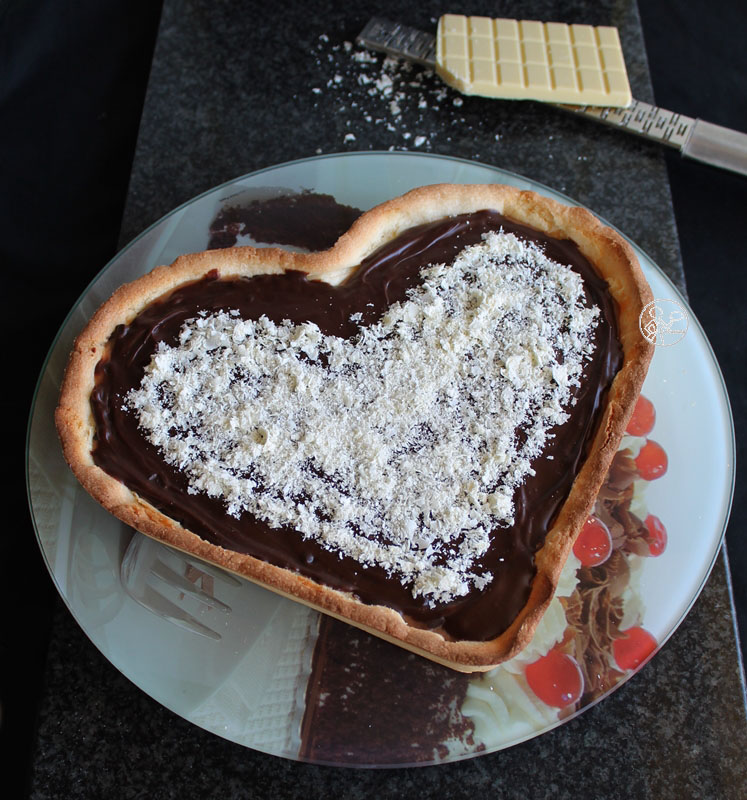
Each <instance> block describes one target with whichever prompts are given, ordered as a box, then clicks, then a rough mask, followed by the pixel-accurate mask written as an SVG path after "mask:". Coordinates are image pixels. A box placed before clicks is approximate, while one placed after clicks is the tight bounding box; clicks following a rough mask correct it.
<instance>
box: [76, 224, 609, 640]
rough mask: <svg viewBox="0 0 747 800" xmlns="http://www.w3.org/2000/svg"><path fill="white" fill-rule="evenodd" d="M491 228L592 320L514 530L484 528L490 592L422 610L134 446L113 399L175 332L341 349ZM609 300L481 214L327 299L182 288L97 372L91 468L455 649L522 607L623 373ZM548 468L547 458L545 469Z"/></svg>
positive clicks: (562, 255) (132, 423)
mask: <svg viewBox="0 0 747 800" xmlns="http://www.w3.org/2000/svg"><path fill="white" fill-rule="evenodd" d="M501 227H503V228H504V230H507V231H510V232H513V233H515V234H517V235H519V236H521V237H522V238H524V239H527V240H531V241H535V242H538V243H540V244H541V245H542V246H543V247H544V249H545V252H546V253H547V255H548V256H549V257H550V258H552V259H554V260H555V261H558V262H560V263H563V264H570V265H571V266H572V267H573V269H575V270H577V271H578V272H579V273H581V275H582V276H583V278H584V283H585V291H586V295H587V299H588V301H589V303H594V304H596V305H597V306H599V307H600V309H601V311H602V315H601V322H600V324H599V325H598V326H597V328H596V329H595V332H594V342H595V345H596V347H595V351H594V355H593V358H592V359H591V360H590V361H589V362H587V365H586V367H585V369H584V375H585V380H584V382H583V384H582V386H581V387H580V389H578V390H577V392H576V404H575V406H573V408H572V409H570V414H571V418H570V420H569V421H568V422H567V423H566V424H565V425H563V426H561V427H560V428H558V429H555V430H554V431H553V432H554V433H555V437H554V438H553V439H551V440H550V443H549V445H548V447H547V448H546V450H545V452H544V453H543V455H542V456H540V457H539V458H538V459H536V461H535V462H534V463H533V467H534V469H535V471H536V474H535V475H534V476H533V477H531V478H530V479H528V480H527V481H526V482H525V484H524V485H523V486H521V487H520V488H518V489H517V490H516V493H515V497H514V499H515V504H516V522H515V524H514V525H513V526H512V527H510V528H496V529H495V531H494V535H493V536H492V543H491V546H490V548H489V550H488V552H487V554H486V555H485V556H484V557H483V559H482V561H481V564H482V565H484V567H485V568H486V569H488V570H490V571H491V572H492V573H493V575H494V579H493V581H492V583H491V584H490V585H489V586H488V587H487V588H485V589H484V590H482V591H479V592H472V593H471V594H469V595H468V596H466V597H464V598H459V599H457V600H455V601H453V602H451V603H448V604H441V605H437V606H435V607H429V606H428V605H426V604H425V603H424V602H423V599H422V598H417V599H416V598H413V597H412V594H411V592H410V589H409V588H408V587H407V586H405V585H403V584H402V583H400V581H399V579H397V578H390V577H388V576H387V575H386V574H385V572H384V571H383V569H381V568H377V567H373V568H368V567H363V566H361V565H360V564H359V563H357V562H356V561H354V560H352V559H350V558H347V557H342V558H341V557H340V556H339V555H338V554H337V553H334V552H331V551H329V550H326V549H324V548H323V547H322V546H321V545H320V544H318V543H317V542H315V541H311V540H307V541H304V540H303V538H302V536H301V535H300V534H299V533H298V532H296V531H293V530H290V529H284V528H283V529H273V528H270V527H269V526H268V525H266V524H265V523H263V522H261V521H260V520H257V519H255V518H253V517H251V516H250V515H248V514H244V515H243V516H242V517H241V518H240V519H235V518H233V517H230V516H228V515H227V514H226V513H225V512H224V510H223V506H222V504H221V503H220V501H218V500H215V499H211V498H209V497H207V496H205V495H192V494H189V493H188V492H187V483H186V480H185V479H184V477H183V476H182V475H181V474H180V473H179V472H178V471H176V470H175V469H174V468H172V467H170V466H169V465H167V464H166V463H165V462H164V461H163V459H162V458H161V456H160V455H159V453H158V452H157V451H156V449H155V448H154V447H153V446H152V445H150V444H149V443H148V442H147V441H146V440H145V439H144V437H143V436H142V435H141V433H140V431H139V430H138V427H137V420H136V418H135V417H134V416H133V415H131V414H129V413H126V412H125V411H123V410H122V399H123V398H124V396H125V395H126V394H127V392H128V391H129V390H130V389H131V388H133V387H135V386H138V385H139V383H140V380H141V377H142V375H143V372H144V369H145V367H146V366H147V364H148V363H149V361H150V358H151V355H152V353H153V352H154V350H155V348H156V347H157V345H158V343H159V342H160V341H165V342H167V343H169V344H173V343H175V342H176V340H177V337H178V332H179V329H180V327H181V325H182V323H183V322H184V321H185V320H187V319H189V318H191V317H193V316H195V314H196V312H197V311H199V310H204V311H208V312H210V311H216V310H219V309H238V310H239V311H240V313H241V315H242V316H243V317H245V318H256V317H259V316H260V315H262V314H265V315H267V316H268V317H269V318H271V319H273V320H275V321H276V322H280V321H282V320H284V319H290V320H292V321H296V322H302V321H307V320H308V321H311V322H314V323H316V324H317V325H318V326H319V327H320V329H321V330H322V331H323V332H324V333H327V334H334V335H337V336H343V337H351V336H353V335H354V334H355V332H356V330H357V326H356V325H355V324H353V323H351V322H350V315H351V314H352V313H354V312H356V311H359V312H361V313H362V315H363V319H364V324H371V323H372V322H374V321H375V320H376V319H378V318H379V317H380V316H381V315H382V313H383V312H384V311H385V310H386V308H388V307H389V306H390V305H391V304H392V303H394V302H396V301H398V300H402V299H404V298H405V297H406V293H407V290H408V289H409V288H410V287H412V286H414V285H416V284H417V282H418V280H419V272H420V269H421V268H422V267H423V266H425V265H427V264H431V263H440V262H447V263H448V262H450V261H452V260H453V259H454V257H455V255H456V254H457V253H458V252H459V251H460V250H461V249H463V248H464V247H466V246H468V245H470V244H473V243H476V242H479V241H480V240H481V238H482V235H483V234H484V233H485V232H486V231H489V230H496V229H498V228H501ZM615 320H616V313H615V307H614V301H613V300H612V299H611V297H610V295H609V293H608V291H607V289H606V284H605V282H604V281H603V280H602V279H601V278H599V276H597V274H596V273H595V271H594V269H593V267H592V266H591V265H590V264H589V262H588V261H587V260H586V259H585V258H584V257H583V256H582V255H581V254H580V252H579V251H578V248H577V247H576V246H575V244H573V243H572V242H570V241H567V240H562V241H561V240H556V239H552V238H548V237H545V236H543V235H542V234H539V233H538V232H537V231H534V230H533V229H531V228H528V227H526V226H523V225H520V224H518V223H515V222H513V221H511V220H508V219H506V218H504V217H502V216H500V215H499V214H497V213H496V212H493V211H481V212H478V213H475V214H469V215H462V216H459V217H453V218H448V219H444V220H440V221H438V222H435V223H431V224H428V225H424V226H420V227H417V228H413V229H411V230H409V231H406V232H405V233H403V234H402V235H400V236H399V237H398V238H396V239H395V240H393V241H392V242H390V243H389V244H387V245H385V246H384V247H383V248H381V249H380V250H379V251H378V252H376V253H374V254H373V255H372V256H370V257H369V258H367V259H366V260H365V261H364V262H363V263H362V264H361V265H360V266H359V268H358V269H357V270H356V271H355V272H354V273H353V275H352V276H351V278H349V279H348V280H347V281H346V282H345V283H344V284H342V285H340V286H338V287H334V286H329V285H328V284H326V283H323V282H321V281H310V280H307V278H306V276H305V275H304V274H302V273H298V272H291V273H286V274H284V275H262V276H257V277H253V278H246V279H238V280H237V279H232V280H221V279H220V278H219V277H218V276H217V275H215V274H213V275H208V276H207V277H205V278H204V279H202V280H200V281H197V282H194V283H190V284H187V285H184V286H182V287H180V288H178V289H176V290H175V291H173V292H172V293H170V294H169V295H168V296H167V297H164V298H161V299H159V300H158V301H156V302H155V303H153V304H151V305H150V306H149V307H148V308H146V309H145V310H144V311H143V312H142V313H141V314H140V315H139V316H138V317H137V318H136V319H135V320H133V322H132V323H130V324H129V325H126V326H124V325H123V326H119V327H118V328H117V329H116V330H115V332H114V334H113V336H112V338H111V340H110V348H109V353H108V356H107V357H106V358H105V359H102V361H101V362H100V363H99V365H98V366H97V370H96V387H95V389H94V392H93V393H92V396H91V404H92V408H93V413H94V417H95V420H96V428H97V439H96V443H95V445H94V450H93V457H94V460H95V462H96V463H97V464H98V465H99V466H100V467H102V468H103V469H104V470H106V471H107V472H108V473H109V474H111V475H112V476H114V477H116V478H118V479H119V480H121V481H122V482H123V483H125V484H126V485H127V486H128V487H129V488H130V489H132V490H133V491H134V492H136V493H137V494H139V495H140V496H141V497H143V498H145V499H146V500H148V501H149V502H150V503H151V504H152V505H154V506H155V507H156V508H158V509H160V510H161V511H163V512H164V513H165V514H167V515H168V516H170V517H171V518H173V519H175V520H177V521H179V522H180V523H181V524H182V525H184V526H185V527H186V528H188V529H189V530H191V531H193V532H194V533H196V534H198V535H199V536H201V537H203V538H204V539H206V540H208V541H210V542H213V543H214V544H217V545H220V546H222V547H225V548H228V549H230V550H234V551H237V552H240V553H249V554H251V555H253V556H255V557H257V558H260V559H263V560H266V561H269V562H271V563H273V564H277V565H280V566H283V567H286V568H288V569H291V570H296V571H298V572H300V573H301V574H303V575H306V576H308V577H310V578H313V579H315V580H317V581H319V582H321V583H324V584H327V585H329V586H332V587H334V588H338V589H342V590H344V591H349V592H352V593H353V594H355V595H356V596H357V597H358V598H360V599H361V600H362V601H363V602H366V603H374V604H383V605H387V606H390V607H392V608H395V609H397V610H399V611H400V612H402V613H403V614H404V615H405V616H406V617H408V618H409V619H410V620H411V621H412V622H414V624H420V625H423V626H425V627H439V628H442V630H443V631H444V632H445V633H447V634H448V635H451V636H453V637H454V638H456V639H468V640H478V641H479V640H487V639H492V638H494V637H495V636H497V635H499V634H500V633H501V632H502V631H504V630H505V629H506V628H507V627H508V626H509V625H510V623H511V622H512V620H513V619H514V618H515V616H516V614H517V613H518V612H519V611H520V610H521V609H522V608H523V606H524V605H525V603H526V601H527V598H528V596H529V590H530V584H531V581H532V578H533V576H534V574H535V567H534V553H535V552H536V551H537V550H538V549H539V548H540V547H541V546H542V543H543V541H544V539H545V536H546V534H547V531H548V529H549V527H550V525H551V523H552V520H553V518H554V516H555V515H556V513H557V512H558V510H559V508H560V507H561V505H562V503H563V502H564V500H565V498H566V497H567V495H568V492H569V491H570V487H571V484H572V482H573V479H574V477H575V475H576V474H577V472H578V469H579V468H580V464H581V462H582V460H583V458H584V456H585V454H586V451H587V449H588V447H589V445H590V442H591V439H592V435H593V432H594V426H595V422H596V418H597V411H598V410H599V408H600V406H601V404H602V402H603V400H604V396H605V393H606V391H607V389H608V387H609V385H610V383H611V381H612V379H613V378H614V375H615V374H616V372H617V370H618V369H619V367H620V365H621V363H622V352H621V348H620V345H619V342H618V338H617V325H616V321H615ZM548 456H552V459H549V458H548Z"/></svg>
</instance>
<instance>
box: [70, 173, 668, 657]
mask: <svg viewBox="0 0 747 800" xmlns="http://www.w3.org/2000/svg"><path fill="white" fill-rule="evenodd" d="M483 209H492V210H495V211H498V212H499V213H501V214H503V215H505V216H507V217H509V218H511V219H513V220H515V221H517V222H521V223H524V224H527V225H529V226H531V227H533V228H535V229H537V230H539V231H541V232H543V233H545V234H547V235H549V236H552V237H556V238H564V239H571V240H573V241H574V242H575V243H576V244H577V246H578V247H579V249H580V251H581V252H582V253H583V255H584V256H586V258H588V259H589V261H590V262H591V263H592V264H593V265H594V266H595V268H596V269H597V271H598V272H599V274H600V275H601V276H602V277H603V278H605V279H606V280H607V283H608V285H609V289H610V293H611V295H612V297H613V298H614V300H615V301H616V304H617V308H618V328H619V338H620V343H621V345H622V350H623V365H622V367H621V369H620V371H619V372H618V374H617V376H616V377H615V379H614V381H613V383H612V386H611V388H610V390H609V392H608V395H607V399H606V404H605V407H604V409H603V412H602V414H601V418H600V422H599V424H598V429H597V432H596V435H595V438H594V442H593V445H592V448H591V450H590V452H589V455H588V456H587V458H586V460H585V462H584V464H583V466H582V467H581V469H580V471H579V473H578V475H577V477H576V479H575V481H574V483H573V486H572V489H571V492H570V494H569V496H568V498H567V500H566V502H565V503H564V505H563V507H562V509H561V510H560V513H559V514H558V516H557V519H556V520H555V523H554V524H553V526H552V528H551V530H550V531H549V532H548V534H547V537H546V539H545V543H544V545H543V546H542V548H541V549H540V550H539V551H538V552H537V554H536V567H537V573H536V576H535V578H534V580H533V582H532V587H531V592H530V596H529V599H528V601H527V603H526V605H525V606H524V608H523V609H522V611H521V612H520V613H519V615H518V616H517V617H516V618H515V620H514V622H513V623H512V624H511V626H510V627H509V628H508V629H507V630H506V631H505V632H504V633H502V634H501V635H500V636H498V637H497V638H496V639H493V640H490V641H485V642H472V641H454V640H453V639H452V638H451V637H449V636H447V635H444V634H443V633H442V632H440V631H438V630H426V629H423V628H419V627H415V626H414V625H412V624H409V623H408V622H407V621H406V620H405V619H404V618H403V616H402V615H401V614H400V613H398V612H397V611H395V610H393V609H391V608H388V607H386V606H375V605H366V604H363V603H361V602H359V601H358V600H356V599H355V598H354V597H353V596H352V595H350V594H347V593H345V592H341V591H338V590H335V589H332V588H330V587H327V586H324V585H322V584H320V583H316V582H315V581H313V580H311V579H309V578H307V577H304V576H302V575H299V574H298V573H295V572H292V571H289V570H287V569H283V568H281V567H277V566H274V565H273V564H269V563H267V562H264V561H261V560H258V559H256V558H253V557H252V556H249V555H243V554H240V553H236V552H233V551H230V550H226V549H224V548H222V547H219V546H217V545H213V544H211V543H209V542H207V541H205V540H204V539H202V538H200V537H199V536H197V535H196V534H194V533H192V532H190V531H189V530H186V529H185V528H183V527H182V526H181V525H179V524H178V523H176V522H175V521H174V520H172V519H170V518H169V517H167V516H165V515H164V514H162V513H161V512H159V511H158V510H156V509H155V508H154V507H153V506H151V505H150V504H149V503H148V502H147V501H145V500H143V499H142V498H140V497H139V496H138V495H136V494H135V493H133V492H131V491H130V490H129V489H128V488H127V487H126V486H125V485H124V484H122V483H121V482H120V481H118V480H116V479H115V478H112V477H111V476H110V475H108V474H107V473H106V472H104V471H103V470H102V469H100V468H99V467H98V466H97V465H96V464H95V463H94V460H93V457H92V452H91V451H92V447H93V441H94V433H95V431H94V423H93V415H92V412H91V407H90V395H91V391H92V389H93V387H94V371H95V368H96V364H97V363H98V362H99V360H100V359H101V357H102V355H103V354H104V352H105V349H106V346H107V342H108V340H109V338H110V336H111V334H112V331H113V330H114V328H115V327H116V326H117V325H119V324H122V323H127V322H129V321H131V320H132V319H134V318H135V317H136V316H137V315H138V314H139V313H140V312H141V311H142V310H143V309H144V308H145V307H146V306H147V305H149V304H150V303H151V302H152V301H154V300H155V299H157V298H158V297H159V296H161V295H163V294H164V293H166V292H169V291H171V290H172V289H174V288H175V287H176V286H179V285H181V284H183V283H185V282H189V281H193V280H196V279H199V278H201V277H203V276H204V275H206V274H207V273H208V272H217V273H218V274H219V275H220V276H221V277H230V276H248V275H256V274H261V273H279V272H283V271H285V270H289V269H293V270H302V271H304V272H307V273H309V274H310V275H312V276H313V277H315V278H319V279H323V280H326V281H328V282H330V283H334V284H336V283H339V282H341V281H342V280H344V279H345V278H346V277H347V276H348V275H349V274H350V273H351V271H352V270H353V269H354V268H355V266H356V265H358V264H360V263H361V261H363V259H364V258H366V256H368V255H370V254H371V253H372V252H374V251H375V250H377V249H378V248H379V247H381V246H382V245H384V244H386V243H387V242H389V241H391V240H392V239H393V238H394V237H395V236H397V235H399V234H400V233H402V232H404V231H405V230H407V229H408V228H411V227H413V226H415V225H420V224H423V223H427V222H431V221H435V220H438V219H442V218H444V217H447V216H452V215H456V214H464V213H469V212H476V211H480V210H483ZM651 299H652V295H651V291H650V289H649V287H648V284H647V283H646V280H645V278H644V277H643V274H642V272H641V269H640V267H639V265H638V262H637V259H636V257H635V254H634V252H633V250H632V248H631V247H630V246H629V245H628V243H627V242H626V241H625V240H624V239H622V237H620V236H619V235H618V234H617V233H616V232H615V231H613V230H612V229H610V228H608V227H606V226H604V225H603V224H602V223H601V222H600V221H599V220H598V219H597V218H596V217H594V216H593V215H592V214H590V213H589V212H588V211H586V210H584V209H581V208H576V207H570V206H565V205H562V204H560V203H557V202H556V201H554V200H551V199H548V198H545V197H542V196H540V195H538V194H535V193H533V192H527V191H520V190H518V189H515V188H513V187H508V186H501V185H451V184H439V185H434V186H427V187H423V188H420V189H415V190H413V191H411V192H408V193H407V194H405V195H403V196H402V197H398V198H396V199H394V200H390V201H388V202H386V203H383V204H381V205H379V206H377V207H375V208H374V209H372V210H371V211H369V212H367V213H365V214H364V215H363V216H361V217H360V218H359V219H358V220H357V221H356V222H355V223H354V224H353V226H352V227H351V228H350V230H349V231H348V232H347V233H345V234H344V235H343V236H341V237H340V239H339V240H338V241H337V243H336V244H335V245H334V247H332V248H331V249H329V250H326V251H323V252H319V253H311V254H303V253H291V252H287V251H284V250H279V249H276V248H261V249H255V248H249V247H234V248H229V249H226V250H215V251H207V252H203V253H195V254H192V255H185V256H181V257H180V258H178V259H177V260H176V261H175V262H174V263H173V264H172V265H171V266H161V267H157V268H156V269H154V270H153V271H152V272H150V273H148V274H147V275H145V276H143V277H142V278H140V279H138V280H136V281H134V282H133V283H130V284H127V285H125V286H122V287H121V288H120V289H118V290H117V291H116V292H115V293H114V294H113V295H112V297H111V298H110V299H109V300H108V301H107V302H106V303H104V305H103V306H101V308H100V309H99V310H98V311H97V312H96V313H95V315H94V316H93V318H92V319H91V321H90V322H89V324H88V325H87V326H86V328H85V329H84V330H83V332H82V333H81V334H80V336H79V337H78V339H77V340H76V343H75V346H74V349H73V352H72V354H71V357H70V361H69V364H68V368H67V371H66V374H65V378H64V381H63V385H62V391H61V396H60V402H59V406H58V408H57V411H56V422H57V429H58V432H59V435H60V439H61V441H62V446H63V450H64V454H65V458H66V459H67V461H68V463H69V464H70V466H71V468H72V470H73V472H74V473H75V475H76V477H77V478H78V480H79V481H80V483H81V484H82V485H83V487H84V488H85V489H86V490H87V491H88V492H89V493H90V494H91V495H92V496H93V497H94V498H95V499H96V500H98V501H99V502H100V503H101V504H102V505H103V506H104V507H105V508H107V509H108V510H109V511H110V512H111V513H113V514H114V515H115V516H117V517H118V518H119V519H121V520H122V521H124V522H125V523H126V524H128V525H131V526H132V527H134V528H136V529H138V530H139V531H142V532H143V533H145V534H148V535H149V536H152V537H154V538H156V539H158V540H160V541H162V542H165V543H167V544H169V545H172V546H174V547H176V548H178V549H181V550H184V551H186V552H188V553H191V554H193V555H196V556H198V557H200V558H203V559H205V560H207V561H210V562H212V563H215V564H218V565H219V566H221V567H224V568H225V569H228V570H230V571H232V572H235V573H237V574H239V575H242V576H243V577H245V578H248V579H250V580H252V581H255V582H257V583H259V584H261V585H263V586H266V587H268V588H270V589H272V590H273V591H276V592H278V593H280V594H282V595H285V596H287V597H291V598H292V599H294V600H299V601H301V602H303V603H306V604H308V605H310V606H312V607H313V608H316V609H318V610H319V611H322V612H324V613H327V614H331V615H332V616H335V617H337V618H339V619H342V620H344V621H346V622H349V623H351V624H353V625H357V626H359V627H361V628H363V629H364V630H367V631H369V632H371V633H373V634H375V635H377V636H380V637H383V638H385V639H388V640H389V641H392V642H394V643H396V644H398V645H400V646H403V647H406V648H408V649H410V650H413V651H414V652H417V653H420V654H422V655H424V656H426V657H428V658H431V659H433V660H435V661H438V662H439V663H442V664H445V665H447V666H450V667H452V668H454V669H458V670H461V671H466V672H471V671H478V670H488V669H492V668H493V667H494V666H496V665H497V664H499V663H501V662H502V661H505V660H507V659H509V658H512V657H513V656H514V655H516V654H517V653H518V652H519V651H520V650H521V649H522V648H523V647H524V646H526V644H528V642H529V641H530V640H531V638H532V636H533V634H534V630H535V628H536V626H537V624H538V622H539V620H540V618H541V617H542V614H543V613H544V611H545V609H546V608H547V606H548V605H549V603H550V600H551V598H552V595H553V592H554V589H555V587H556V585H557V582H558V578H559V575H560V572H561V570H562V568H563V565H564V563H565V561H566V559H567V557H568V554H569V552H570V550H571V548H572V546H573V542H574V541H575V538H576V536H577V534H578V532H579V530H580V528H581V526H582V525H583V522H584V520H585V519H586V517H587V515H588V514H589V513H590V510H591V508H592V505H593V503H594V500H595V498H596V495H597V493H598V491H599V488H600V486H601V484H602V481H603V479H604V476H605V475H606V472H607V469H608V468H609V465H610V463H611V461H612V457H613V456H614V454H615V452H616V450H617V447H618V445H619V442H620V438H621V437H622V434H623V432H624V430H625V426H626V425H627V422H628V419H629V417H630V415H631V413H632V411H633V407H634V405H635V402H636V399H637V398H638V395H639V393H640V389H641V386H642V384H643V380H644V378H645V375H646V371H647V368H648V364H649V361H650V359H651V356H652V353H653V345H652V344H650V343H649V342H648V341H647V340H646V339H645V338H644V337H643V336H642V335H641V333H640V330H639V326H638V319H639V315H640V313H641V310H642V308H643V306H644V305H645V304H646V303H648V302H649V301H650V300H651Z"/></svg>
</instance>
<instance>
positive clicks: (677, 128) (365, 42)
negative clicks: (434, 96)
mask: <svg viewBox="0 0 747 800" xmlns="http://www.w3.org/2000/svg"><path fill="white" fill-rule="evenodd" d="M356 42H357V43H358V44H359V45H361V47H365V48H367V49H369V50H377V51H380V52H383V53H386V54H387V55H390V56H394V57H395V58H404V59H407V60H408V61H414V62H415V63H417V64H421V65H422V66H425V67H428V68H430V69H433V70H435V68H436V37H435V35H434V34H432V33H428V32H427V31H421V30H419V29H417V28H412V27H410V26H408V25H402V24H400V23H398V22H391V21H390V20H387V19H384V18H383V17H373V18H372V19H370V20H369V21H368V23H367V24H366V26H365V28H364V29H363V30H362V31H361V32H360V34H359V35H358V36H357V38H356ZM547 105H553V106H555V107H556V108H559V109H562V110H563V111H567V112H569V113H572V114H576V115H580V116H582V117H587V118H588V119H593V120H595V121H596V122H601V123H603V124H605V125H610V126H612V127H615V128H619V129H621V130H624V131H627V132H628V133H633V134H636V135H637V136H641V137H643V138H645V139H649V140H651V141H655V142H659V143H660V144H664V145H667V146H668V147H671V148H674V149H675V150H678V151H679V152H680V154H681V155H682V156H683V157H685V158H690V159H693V160H695V161H700V162H703V163H705V164H710V165H711V166H715V167H720V168H721V169H726V170H729V171H731V172H736V173H739V174H741V175H747V134H745V133H742V132H741V131H735V130H732V129H731V128H725V127H722V126H721V125H715V124H714V123H712V122H706V121H705V120H702V119H699V118H695V117H687V116H685V115H684V114H678V113H676V112H674V111H669V110H667V109H665V108H660V107H659V106H654V105H651V104H650V103H644V102H643V101H642V100H636V99H633V102H632V103H631V104H630V105H629V106H627V107H626V108H607V107H599V106H574V105H567V104H561V103H548V104H547Z"/></svg>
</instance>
